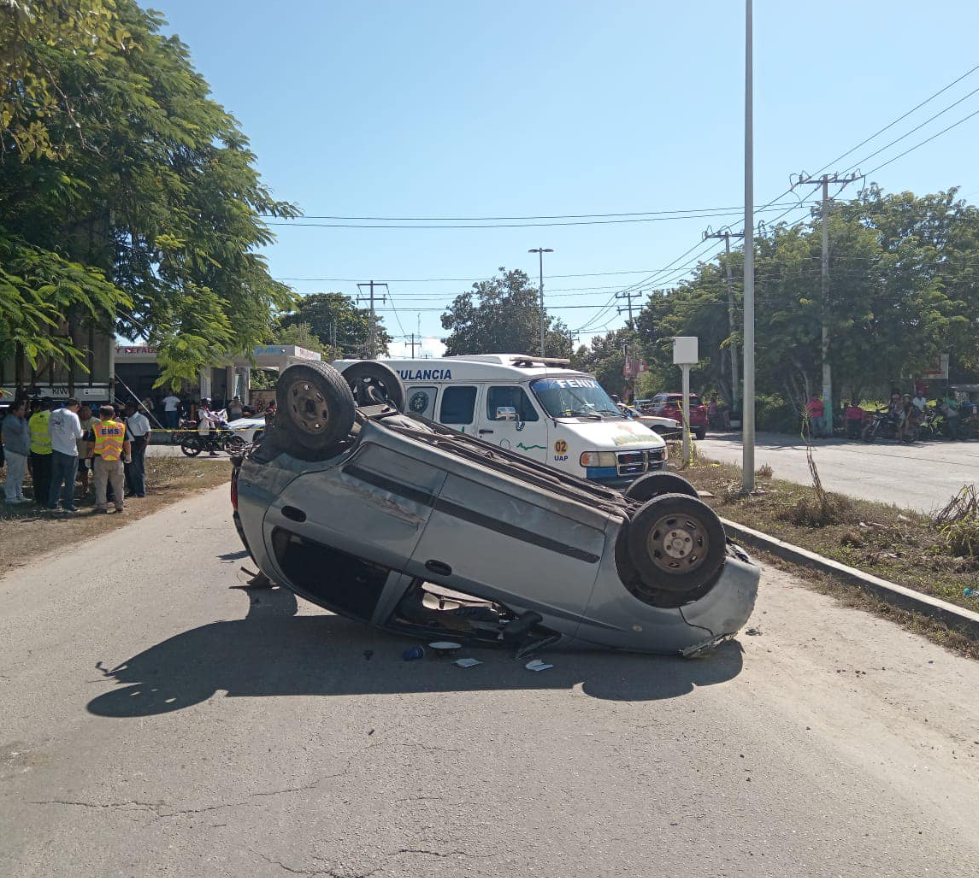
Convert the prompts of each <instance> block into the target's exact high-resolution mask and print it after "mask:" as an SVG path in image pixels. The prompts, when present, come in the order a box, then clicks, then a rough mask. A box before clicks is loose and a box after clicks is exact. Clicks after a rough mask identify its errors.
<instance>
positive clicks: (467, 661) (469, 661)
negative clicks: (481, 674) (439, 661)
mask: <svg viewBox="0 0 979 878" xmlns="http://www.w3.org/2000/svg"><path fill="white" fill-rule="evenodd" d="M452 664H454V665H458V666H459V667H460V668H474V667H476V665H481V664H482V662H481V661H480V660H479V659H474V658H461V659H456V660H455V661H454V662H453V663H452Z"/></svg>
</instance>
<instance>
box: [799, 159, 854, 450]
mask: <svg viewBox="0 0 979 878" xmlns="http://www.w3.org/2000/svg"><path fill="white" fill-rule="evenodd" d="M860 178H861V175H860V174H848V175H847V176H845V177H840V175H839V174H823V175H822V176H821V177H813V176H810V175H809V174H806V173H802V174H800V175H799V180H798V182H797V183H795V184H794V185H793V187H792V188H793V189H794V188H795V187H796V186H807V185H817V184H818V185H819V186H820V187H821V188H822V190H823V191H822V199H821V204H820V207H819V216H820V221H821V223H822V231H823V253H822V259H821V272H820V289H821V302H822V308H821V311H822V324H823V332H822V359H823V388H822V397H823V430H824V432H825V434H826V435H827V436H832V435H833V367H832V365H831V363H830V359H829V342H830V330H829V205H830V197H829V186H830V183H833V184H834V185H838V186H839V187H840V191H842V190H843V189H844V188H845V187H846V186H848V185H849V184H850V183H852V182H854V181H855V180H859V179H860ZM807 402H808V400H807Z"/></svg>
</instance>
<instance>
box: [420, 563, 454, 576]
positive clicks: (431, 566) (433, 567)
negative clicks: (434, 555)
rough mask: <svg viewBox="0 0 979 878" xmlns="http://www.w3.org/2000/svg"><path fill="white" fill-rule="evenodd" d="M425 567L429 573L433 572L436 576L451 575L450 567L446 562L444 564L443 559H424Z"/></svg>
mask: <svg viewBox="0 0 979 878" xmlns="http://www.w3.org/2000/svg"><path fill="white" fill-rule="evenodd" d="M425 569H426V570H427V571H428V572H429V573H435V574H436V575H438V576H451V575H452V568H451V567H450V566H449V565H448V564H446V563H445V562H444V561H435V560H434V559H433V560H431V561H426V562H425Z"/></svg>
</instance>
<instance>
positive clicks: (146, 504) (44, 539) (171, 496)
mask: <svg viewBox="0 0 979 878" xmlns="http://www.w3.org/2000/svg"><path fill="white" fill-rule="evenodd" d="M230 478H231V463H230V461H229V460H210V459H208V460H201V461H198V460H190V459H186V458H178V457H148V458H147V459H146V483H147V495H146V497H143V498H137V497H131V498H127V500H126V511H125V513H123V514H122V515H117V514H115V513H110V514H108V515H98V514H96V513H95V510H94V505H93V500H92V488H91V484H90V485H89V490H88V496H87V497H84V498H82V497H81V496H80V486H79V485H76V486H75V487H76V496H78V500H77V502H78V507H79V509H80V510H81V512H80V513H79V514H78V515H74V516H65V515H59V514H57V513H52V512H48V511H46V510H43V509H39V508H38V507H36V506H34V504H33V503H31V504H25V505H24V506H6V505H5V504H3V503H0V576H2V575H3V572H4V571H5V570H6V569H8V568H10V567H23V566H24V565H26V564H29V563H32V562H33V561H34V560H35V559H36V558H37V557H38V555H40V554H44V553H47V552H51V551H60V550H62V549H63V548H64V547H65V546H69V545H71V544H73V543H79V542H82V541H83V540H88V539H92V538H94V537H97V536H101V535H102V534H104V533H106V532H108V531H110V530H114V529H116V528H119V527H123V526H124V525H126V524H127V523H128V522H131V521H134V520H136V519H138V518H143V517H144V516H147V515H152V514H153V513H154V512H156V511H158V510H159V509H162V508H163V507H164V506H167V505H169V504H170V503H174V502H176V501H177V500H183V499H184V498H186V497H187V496H189V495H190V494H194V493H197V492H198V491H203V490H206V489H208V488H213V487H215V486H217V485H220V484H222V483H224V482H227V481H228V480H229V479H230ZM26 485H27V488H28V490H27V493H28V494H29V493H30V480H29V479H28V481H27V483H26Z"/></svg>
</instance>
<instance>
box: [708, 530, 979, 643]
mask: <svg viewBox="0 0 979 878" xmlns="http://www.w3.org/2000/svg"><path fill="white" fill-rule="evenodd" d="M721 521H722V522H723V523H724V527H725V529H726V530H727V533H728V536H730V537H731V538H733V539H734V540H737V541H738V542H741V543H744V544H746V545H748V546H751V547H753V548H757V549H763V550H764V551H766V552H770V553H772V554H773V555H777V556H778V557H779V558H782V559H784V560H786V561H791V562H792V563H794V564H800V565H802V566H805V567H814V568H816V569H817V570H820V571H822V572H823V573H828V574H830V575H831V576H835V577H837V578H838V579H843V580H845V581H846V582H849V583H851V584H853V585H856V586H858V587H860V588H862V589H864V590H866V591H869V592H871V593H872V594H874V595H875V596H876V597H878V598H880V599H881V600H882V601H884V602H885V603H888V604H892V605H894V606H896V607H900V608H901V609H903V610H912V611H914V612H918V613H922V614H923V615H926V616H930V617H932V618H935V619H939V620H940V621H942V622H944V623H945V624H946V625H948V626H949V627H950V628H953V629H954V630H956V631H959V632H961V633H965V634H969V635H970V636H971V637H974V638H976V639H979V613H974V612H972V611H971V610H967V609H964V608H962V607H957V606H955V605H954V604H950V603H948V602H947V601H943V600H939V599H938V598H934V597H931V596H930V595H926V594H921V593H920V592H916V591H913V590H912V589H910V588H905V587H904V586H902V585H897V584H896V583H894V582H888V581H887V580H886V579H881V578H880V577H878V576H873V575H871V574H870V573H864V572H863V571H862V570H857V569H856V568H854V567H848V566H847V565H846V564H841V563H839V562H838V561H833V560H831V559H829V558H824V557H822V555H817V554H816V553H815V552H810V551H808V550H807V549H803V548H800V547H799V546H793V545H792V544H791V543H786V542H784V541H783V540H780V539H778V538H777V537H772V536H769V535H768V534H764V533H761V532H760V531H757V530H755V529H754V528H750V527H746V526H745V525H743V524H738V523H737V522H735V521H729V520H727V519H724V518H722V519H721Z"/></svg>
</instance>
